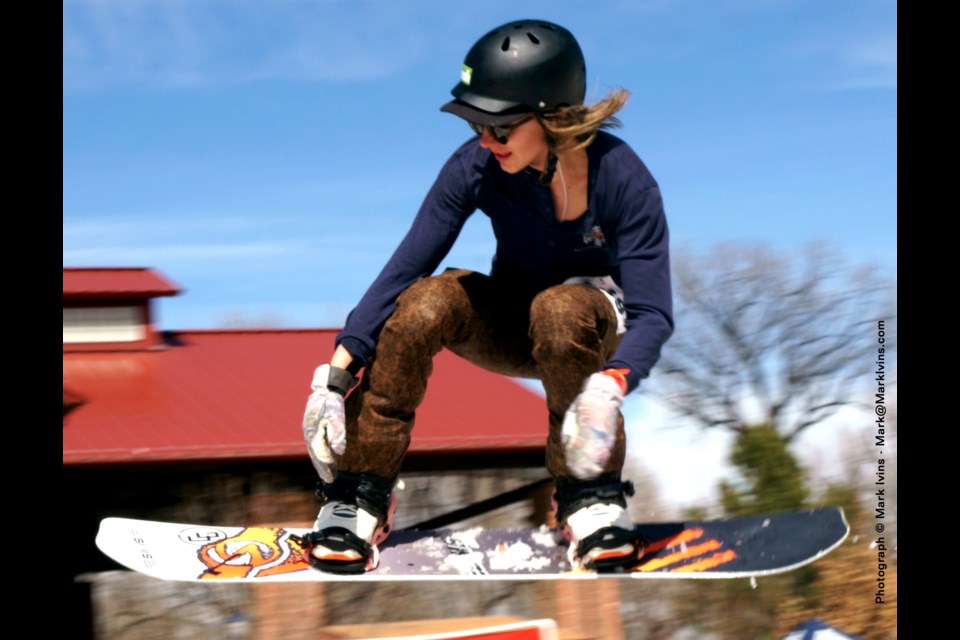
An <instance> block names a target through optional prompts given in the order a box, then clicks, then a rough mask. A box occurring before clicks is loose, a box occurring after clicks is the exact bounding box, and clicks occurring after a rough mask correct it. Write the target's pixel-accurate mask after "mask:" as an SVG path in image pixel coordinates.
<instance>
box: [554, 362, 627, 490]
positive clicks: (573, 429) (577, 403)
mask: <svg viewBox="0 0 960 640" xmlns="http://www.w3.org/2000/svg"><path fill="white" fill-rule="evenodd" d="M622 404H623V389H622V388H621V387H620V383H618V382H617V381H616V380H615V379H614V378H612V377H611V376H608V375H605V374H602V373H595V374H593V375H591V376H590V377H589V378H587V383H586V384H585V385H584V386H583V391H581V392H580V395H578V396H577V397H576V399H574V401H573V404H571V405H570V408H569V409H567V413H566V415H564V418H563V428H562V430H561V432H560V433H561V442H562V443H563V450H564V454H565V457H566V462H567V468H568V469H569V470H570V473H572V474H573V475H574V477H576V478H578V479H580V480H593V479H594V478H596V477H597V476H599V475H600V474H601V473H602V472H603V469H604V467H605V466H606V464H607V461H608V460H609V459H610V453H611V452H612V451H613V445H614V443H615V442H616V439H617V422H618V418H619V416H620V405H622Z"/></svg>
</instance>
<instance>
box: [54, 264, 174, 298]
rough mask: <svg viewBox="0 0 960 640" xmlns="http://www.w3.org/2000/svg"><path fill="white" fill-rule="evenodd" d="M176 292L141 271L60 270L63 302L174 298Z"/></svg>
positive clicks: (169, 284) (150, 272) (153, 274)
mask: <svg viewBox="0 0 960 640" xmlns="http://www.w3.org/2000/svg"><path fill="white" fill-rule="evenodd" d="M178 293H180V288H179V287H178V286H177V285H175V284H173V283H172V282H170V281H169V280H167V279H166V278H164V277H163V276H161V275H159V274H158V273H157V272H156V271H154V270H152V269H147V268H142V267H64V268H63V299H64V300H75V299H91V298H101V299H102V298H135V299H143V298H156V297H159V296H175V295H177V294H178Z"/></svg>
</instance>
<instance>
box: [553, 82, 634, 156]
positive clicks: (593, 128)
mask: <svg viewBox="0 0 960 640" xmlns="http://www.w3.org/2000/svg"><path fill="white" fill-rule="evenodd" d="M629 98H630V92H629V91H627V90H626V89H614V90H613V91H611V92H610V93H608V94H607V96H606V97H605V98H604V99H603V100H601V101H599V102H596V103H594V104H592V105H589V106H587V105H583V104H580V105H575V106H572V107H561V108H560V109H557V110H556V111H551V112H550V113H545V114H537V120H539V121H540V126H542V127H543V130H544V131H545V132H546V134H547V139H548V140H549V141H550V142H551V143H552V144H551V146H552V147H553V148H555V149H556V150H557V151H576V150H577V149H583V148H585V147H588V146H589V145H590V143H592V142H593V139H594V138H596V136H597V131H598V130H600V129H611V128H614V127H619V126H621V124H620V120H618V119H617V117H616V116H615V114H616V113H617V112H618V111H620V109H622V108H623V106H624V105H625V104H627V100H628V99H629Z"/></svg>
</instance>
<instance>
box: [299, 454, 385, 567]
mask: <svg viewBox="0 0 960 640" xmlns="http://www.w3.org/2000/svg"><path fill="white" fill-rule="evenodd" d="M317 497H318V498H320V501H321V507H320V513H319V515H317V520H316V522H315V523H314V525H313V531H312V532H310V533H308V534H306V535H304V536H302V538H301V542H302V543H303V546H304V549H305V550H306V552H307V560H308V561H309V563H310V565H311V566H312V567H313V568H315V569H319V570H320V571H324V572H327V573H339V574H358V573H363V572H364V571H370V570H372V569H375V568H376V567H377V564H378V563H379V562H380V549H379V547H378V545H379V544H380V543H382V542H383V541H384V540H386V539H387V536H388V535H389V534H390V529H391V527H392V525H393V512H394V510H395V509H396V506H397V499H396V493H395V492H394V491H393V483H391V482H390V481H388V480H386V479H384V478H380V477H377V476H371V475H355V474H348V473H344V472H340V474H339V475H338V476H337V479H336V481H335V482H332V483H327V482H321V483H319V486H318V489H317Z"/></svg>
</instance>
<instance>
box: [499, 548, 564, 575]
mask: <svg viewBox="0 0 960 640" xmlns="http://www.w3.org/2000/svg"><path fill="white" fill-rule="evenodd" d="M487 557H488V558H489V560H490V568H491V569H494V570H496V571H513V572H518V571H532V570H534V569H542V568H543V567H545V566H547V565H549V564H550V559H549V558H538V557H534V553H533V549H532V548H531V547H530V545H528V544H527V543H525V542H514V543H513V544H510V545H508V544H504V543H501V544H498V545H497V547H496V548H495V549H494V550H493V551H490V552H488V553H487Z"/></svg>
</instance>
